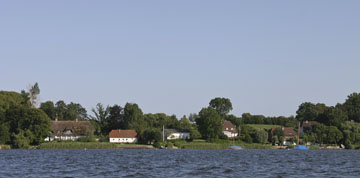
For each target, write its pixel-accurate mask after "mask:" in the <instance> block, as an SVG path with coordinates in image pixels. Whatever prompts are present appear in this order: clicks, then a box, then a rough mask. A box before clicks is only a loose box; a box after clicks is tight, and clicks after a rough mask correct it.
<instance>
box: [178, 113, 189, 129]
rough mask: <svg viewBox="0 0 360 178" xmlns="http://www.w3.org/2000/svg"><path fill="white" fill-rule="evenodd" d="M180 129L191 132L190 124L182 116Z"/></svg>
mask: <svg viewBox="0 0 360 178" xmlns="http://www.w3.org/2000/svg"><path fill="white" fill-rule="evenodd" d="M179 123H180V129H182V130H191V129H192V125H191V123H190V121H189V120H188V119H187V118H186V116H183V117H182V118H181V119H180V121H179Z"/></svg>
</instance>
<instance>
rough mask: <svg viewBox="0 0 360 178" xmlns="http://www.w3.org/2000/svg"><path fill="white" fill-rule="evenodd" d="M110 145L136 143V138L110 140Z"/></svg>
mask: <svg viewBox="0 0 360 178" xmlns="http://www.w3.org/2000/svg"><path fill="white" fill-rule="evenodd" d="M109 140H110V143H136V141H137V139H136V138H109Z"/></svg>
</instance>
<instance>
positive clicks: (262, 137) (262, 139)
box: [255, 129, 268, 144]
mask: <svg viewBox="0 0 360 178" xmlns="http://www.w3.org/2000/svg"><path fill="white" fill-rule="evenodd" d="M255 139H256V142H257V143H261V144H265V143H266V142H267V139H268V133H267V132H266V131H265V130H262V129H257V130H256V132H255Z"/></svg>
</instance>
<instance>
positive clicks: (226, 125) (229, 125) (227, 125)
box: [223, 120, 237, 133]
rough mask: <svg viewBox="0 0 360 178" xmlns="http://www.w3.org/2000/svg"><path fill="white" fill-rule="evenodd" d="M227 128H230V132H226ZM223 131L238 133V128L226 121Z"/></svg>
mask: <svg viewBox="0 0 360 178" xmlns="http://www.w3.org/2000/svg"><path fill="white" fill-rule="evenodd" d="M226 128H228V130H226ZM231 128H233V130H231ZM223 131H228V132H233V133H237V130H236V126H235V125H234V124H232V123H231V122H230V121H227V120H225V121H224V128H223Z"/></svg>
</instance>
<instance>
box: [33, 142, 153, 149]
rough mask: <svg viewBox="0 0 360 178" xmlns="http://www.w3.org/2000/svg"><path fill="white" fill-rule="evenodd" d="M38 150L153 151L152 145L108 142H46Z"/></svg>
mask: <svg viewBox="0 0 360 178" xmlns="http://www.w3.org/2000/svg"><path fill="white" fill-rule="evenodd" d="M39 148H40V149H154V147H153V146H152V145H140V144H116V143H109V142H47V143H42V144H41V145H40V146H39Z"/></svg>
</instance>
